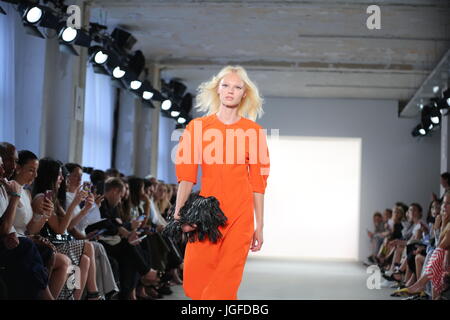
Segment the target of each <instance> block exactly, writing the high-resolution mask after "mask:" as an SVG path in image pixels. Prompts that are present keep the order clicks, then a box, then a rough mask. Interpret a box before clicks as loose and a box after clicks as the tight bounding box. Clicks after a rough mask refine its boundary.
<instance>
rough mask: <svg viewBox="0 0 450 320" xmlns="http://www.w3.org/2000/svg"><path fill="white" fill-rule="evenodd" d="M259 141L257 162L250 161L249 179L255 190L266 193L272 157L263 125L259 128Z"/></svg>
mask: <svg viewBox="0 0 450 320" xmlns="http://www.w3.org/2000/svg"><path fill="white" fill-rule="evenodd" d="M257 142H258V143H257V148H256V150H257V157H256V163H255V161H253V163H252V161H250V162H249V180H250V184H251V186H252V190H253V192H258V193H264V192H265V190H266V186H267V178H268V177H269V171H270V157H269V148H268V146H267V138H266V133H265V130H264V129H263V128H262V127H260V128H258V134H257Z"/></svg>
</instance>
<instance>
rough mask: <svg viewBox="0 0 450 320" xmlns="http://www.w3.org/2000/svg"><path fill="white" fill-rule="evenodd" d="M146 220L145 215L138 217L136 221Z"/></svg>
mask: <svg viewBox="0 0 450 320" xmlns="http://www.w3.org/2000/svg"><path fill="white" fill-rule="evenodd" d="M144 220H145V216H144V215H142V216H139V217H137V219H136V221H144Z"/></svg>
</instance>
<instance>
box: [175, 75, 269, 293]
mask: <svg viewBox="0 0 450 320" xmlns="http://www.w3.org/2000/svg"><path fill="white" fill-rule="evenodd" d="M262 103H263V99H262V98H261V97H260V95H259V91H258V88H257V87H256V85H255V84H254V83H253V82H252V81H251V80H250V78H249V77H248V75H247V72H246V71H245V69H244V68H242V67H240V66H227V67H225V68H223V69H222V70H221V71H220V72H219V73H218V74H217V75H215V76H213V77H212V79H211V80H210V81H207V82H204V83H202V84H201V85H200V86H199V88H198V95H197V103H196V108H197V109H198V110H200V111H204V112H207V115H205V116H203V117H200V118H196V119H193V120H192V121H190V122H189V123H188V125H187V126H186V129H185V130H184V132H183V134H182V136H181V138H180V141H179V145H178V150H177V152H176V160H175V161H176V164H175V170H176V175H177V180H178V183H179V187H178V191H177V197H176V205H175V211H174V219H176V220H179V219H180V209H181V208H182V207H183V205H184V204H185V202H186V200H187V199H188V197H189V196H190V194H191V191H192V187H193V185H194V184H196V183H197V172H198V164H201V165H202V177H201V191H200V194H199V195H200V196H203V197H205V198H207V197H215V198H216V199H217V200H218V201H219V204H220V209H221V210H222V211H223V212H224V214H225V216H226V218H227V224H226V225H225V226H219V231H220V232H221V234H222V237H220V238H219V239H218V240H217V242H216V241H212V239H209V238H206V239H203V240H198V241H189V242H188V243H187V244H186V250H185V258H184V268H183V288H184V290H185V293H186V295H187V296H188V297H190V298H192V299H201V300H219V299H220V300H224V299H226V300H235V299H237V291H238V289H239V285H240V283H241V281H242V274H243V271H244V266H245V262H246V259H247V256H248V253H249V251H250V250H251V251H253V252H256V251H259V250H260V249H261V246H262V244H263V209H264V193H265V189H266V186H267V178H268V175H269V168H270V161H269V151H268V148H267V142H266V135H265V132H264V130H263V129H262V127H261V126H260V125H259V124H257V123H256V122H255V121H254V120H255V119H256V118H257V117H258V116H261V115H262V114H263V110H262ZM236 140H237V141H238V142H237V143H235V141H236ZM199 141H200V142H199ZM253 214H254V215H255V220H256V226H255V220H254V216H253ZM196 228H197V225H196V224H192V225H189V224H184V225H183V226H182V230H183V232H195V229H196Z"/></svg>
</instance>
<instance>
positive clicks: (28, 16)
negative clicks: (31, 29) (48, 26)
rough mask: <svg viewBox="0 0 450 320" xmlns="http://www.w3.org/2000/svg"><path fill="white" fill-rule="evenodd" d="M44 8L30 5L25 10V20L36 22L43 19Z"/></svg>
mask: <svg viewBox="0 0 450 320" xmlns="http://www.w3.org/2000/svg"><path fill="white" fill-rule="evenodd" d="M42 13H43V12H42V9H41V8H39V7H38V6H33V7H30V8H29V9H28V10H26V11H25V15H24V17H25V21H26V22H28V23H31V24H36V23H38V22H39V21H40V20H41V19H42Z"/></svg>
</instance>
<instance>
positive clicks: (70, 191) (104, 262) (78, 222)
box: [64, 163, 119, 296]
mask: <svg viewBox="0 0 450 320" xmlns="http://www.w3.org/2000/svg"><path fill="white" fill-rule="evenodd" d="M64 167H65V168H66V169H67V171H68V173H69V175H68V176H67V192H66V207H67V206H68V204H70V203H71V202H72V201H73V199H74V198H75V194H76V191H77V190H78V188H79V187H80V185H81V180H82V176H83V168H82V167H81V166H80V165H79V164H77V163H66V164H65V165H64ZM103 199H104V196H102V195H95V203H94V205H93V207H92V208H91V209H90V210H89V209H87V207H86V206H84V207H83V208H80V206H76V207H75V209H74V213H73V218H72V221H71V222H70V224H69V228H68V230H69V232H70V233H71V234H72V235H73V236H74V237H75V238H76V239H79V240H80V239H84V240H94V239H93V236H95V233H96V231H92V232H91V233H90V234H88V235H86V232H85V229H86V227H87V226H88V225H90V224H93V223H96V222H98V221H100V220H101V218H100V210H99V207H100V205H101V202H102V201H103ZM90 243H91V244H92V245H93V246H94V250H95V264H96V266H97V268H96V280H97V286H98V291H99V292H100V293H101V294H102V295H103V296H106V295H107V294H112V293H113V292H119V288H118V286H117V284H116V281H115V279H114V274H113V270H112V268H111V263H110V262H109V259H108V255H107V253H106V250H105V248H104V247H103V245H102V244H101V243H100V242H97V241H90Z"/></svg>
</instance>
